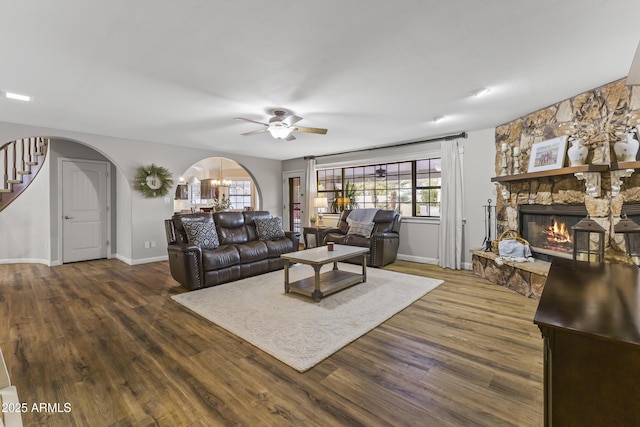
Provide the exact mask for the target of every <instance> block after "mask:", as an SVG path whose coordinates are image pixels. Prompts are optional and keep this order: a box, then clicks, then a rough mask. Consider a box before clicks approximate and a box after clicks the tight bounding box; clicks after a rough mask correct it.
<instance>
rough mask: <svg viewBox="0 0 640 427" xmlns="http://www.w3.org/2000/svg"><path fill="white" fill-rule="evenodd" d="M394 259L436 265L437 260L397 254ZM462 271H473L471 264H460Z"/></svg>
mask: <svg viewBox="0 0 640 427" xmlns="http://www.w3.org/2000/svg"><path fill="white" fill-rule="evenodd" d="M396 258H397V259H399V260H400V261H409V262H417V263H420V264H434V265H438V258H427V257H420V256H415V255H403V254H398V256H397V257H396ZM462 269H463V270H473V263H470V262H463V263H462Z"/></svg>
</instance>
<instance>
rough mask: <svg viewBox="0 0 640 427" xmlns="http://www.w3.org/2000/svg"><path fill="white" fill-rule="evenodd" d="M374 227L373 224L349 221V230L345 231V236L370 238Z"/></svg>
mask: <svg viewBox="0 0 640 427" xmlns="http://www.w3.org/2000/svg"><path fill="white" fill-rule="evenodd" d="M374 226H375V224H374V223H373V222H360V221H349V230H347V234H356V235H358V236H363V237H370V236H371V232H372V231H373V227H374Z"/></svg>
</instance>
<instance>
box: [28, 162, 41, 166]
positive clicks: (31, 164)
mask: <svg viewBox="0 0 640 427" xmlns="http://www.w3.org/2000/svg"><path fill="white" fill-rule="evenodd" d="M25 163H26V165H27V166H35V165H37V164H38V162H25Z"/></svg>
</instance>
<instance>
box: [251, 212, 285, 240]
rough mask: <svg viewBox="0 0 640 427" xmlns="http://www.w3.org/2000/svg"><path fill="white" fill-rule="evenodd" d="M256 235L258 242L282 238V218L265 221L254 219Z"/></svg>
mask: <svg viewBox="0 0 640 427" xmlns="http://www.w3.org/2000/svg"><path fill="white" fill-rule="evenodd" d="M254 221H255V223H256V233H257V234H258V239H260V240H276V239H282V238H283V237H284V230H283V229H282V218H280V217H273V218H266V219H256V220H254Z"/></svg>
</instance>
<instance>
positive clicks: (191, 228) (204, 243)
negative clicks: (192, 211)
mask: <svg viewBox="0 0 640 427" xmlns="http://www.w3.org/2000/svg"><path fill="white" fill-rule="evenodd" d="M183 224H184V231H185V232H186V233H187V240H188V241H189V243H191V244H192V245H197V246H200V248H201V249H215V248H217V247H218V246H220V241H219V240H218V233H217V232H216V224H215V223H214V222H212V221H206V222H201V221H192V222H185V223H183Z"/></svg>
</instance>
